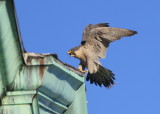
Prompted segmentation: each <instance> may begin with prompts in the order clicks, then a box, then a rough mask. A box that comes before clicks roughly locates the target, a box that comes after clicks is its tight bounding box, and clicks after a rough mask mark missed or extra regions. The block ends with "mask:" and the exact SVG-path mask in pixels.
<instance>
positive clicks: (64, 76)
mask: <svg viewBox="0 0 160 114" xmlns="http://www.w3.org/2000/svg"><path fill="white" fill-rule="evenodd" d="M0 63H1V64H0V114H6V113H13V114H17V113H24V112H25V113H26V114H39V113H40V114H44V113H45V114H47V113H48V114H50V113H56V114H61V113H65V114H86V113H87V105H86V104H87V103H86V95H85V84H84V77H83V76H84V75H85V74H83V73H81V72H79V71H78V70H76V69H75V68H73V67H72V66H70V65H67V64H65V63H63V62H62V61H60V60H59V59H58V57H57V55H56V54H35V53H27V52H24V49H23V45H22V41H21V36H20V32H19V27H18V24H17V19H16V13H15V8H14V1H13V0H0Z"/></svg>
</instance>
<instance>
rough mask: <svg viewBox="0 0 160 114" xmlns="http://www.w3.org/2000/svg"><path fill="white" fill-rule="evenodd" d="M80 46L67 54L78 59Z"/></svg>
mask: <svg viewBox="0 0 160 114" xmlns="http://www.w3.org/2000/svg"><path fill="white" fill-rule="evenodd" d="M79 48H80V46H77V47H75V48H72V49H70V50H69V51H68V52H67V53H68V54H69V55H70V56H72V57H77V56H78V50H79Z"/></svg>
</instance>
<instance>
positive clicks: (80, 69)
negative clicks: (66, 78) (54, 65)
mask: <svg viewBox="0 0 160 114" xmlns="http://www.w3.org/2000/svg"><path fill="white" fill-rule="evenodd" d="M78 70H79V71H80V72H83V73H86V72H88V70H86V71H84V70H81V69H78Z"/></svg>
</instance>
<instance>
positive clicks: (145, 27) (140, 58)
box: [15, 0, 160, 114]
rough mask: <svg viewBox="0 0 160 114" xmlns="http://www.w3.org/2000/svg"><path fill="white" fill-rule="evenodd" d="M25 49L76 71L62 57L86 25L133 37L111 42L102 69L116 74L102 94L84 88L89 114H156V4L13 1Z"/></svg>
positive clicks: (159, 111)
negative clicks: (133, 32)
mask: <svg viewBox="0 0 160 114" xmlns="http://www.w3.org/2000/svg"><path fill="white" fill-rule="evenodd" d="M15 3H16V9H17V13H18V20H19V24H20V29H21V34H22V38H23V42H24V46H25V49H26V50H27V51H28V52H35V53H57V54H58V56H59V59H61V60H62V61H64V62H66V63H68V64H70V65H72V66H74V67H77V66H78V64H79V61H78V60H76V59H74V58H71V57H69V56H68V55H67V54H66V52H67V51H68V50H69V49H70V48H73V47H74V46H77V45H79V44H80V42H81V37H82V31H83V29H84V27H85V26H86V25H88V24H96V23H104V22H107V23H110V26H112V27H119V28H126V29H132V30H136V31H138V33H139V34H137V35H135V36H132V37H125V38H123V39H121V40H119V41H116V42H113V43H112V44H111V45H110V47H109V50H108V52H107V58H106V59H103V60H101V62H102V65H103V66H105V67H106V68H108V69H111V70H112V71H113V72H114V73H115V74H116V84H115V85H114V86H113V87H112V88H110V89H106V88H104V87H102V88H100V87H97V86H95V85H91V84H89V82H86V88H87V100H88V112H89V114H160V108H159V106H160V98H159V96H160V91H159V87H160V69H159V68H160V60H159V59H160V52H159V49H160V45H159V42H160V35H159V33H160V29H159V27H160V22H159V21H160V16H159V11H160V7H159V4H160V1H159V0H148V1H147V0H132V1H129V0H119V1H118V0H112V1H111V0H99V1H98V0H79V1H75V0H66V1H62V0H57V1H55V0H46V1H44V0H43V1H42V0H15Z"/></svg>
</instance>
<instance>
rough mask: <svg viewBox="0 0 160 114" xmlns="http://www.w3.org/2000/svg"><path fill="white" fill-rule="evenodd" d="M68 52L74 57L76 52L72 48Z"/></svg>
mask: <svg viewBox="0 0 160 114" xmlns="http://www.w3.org/2000/svg"><path fill="white" fill-rule="evenodd" d="M67 53H68V54H69V55H70V56H72V57H74V56H75V54H74V52H73V51H72V50H69V51H68V52H67Z"/></svg>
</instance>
